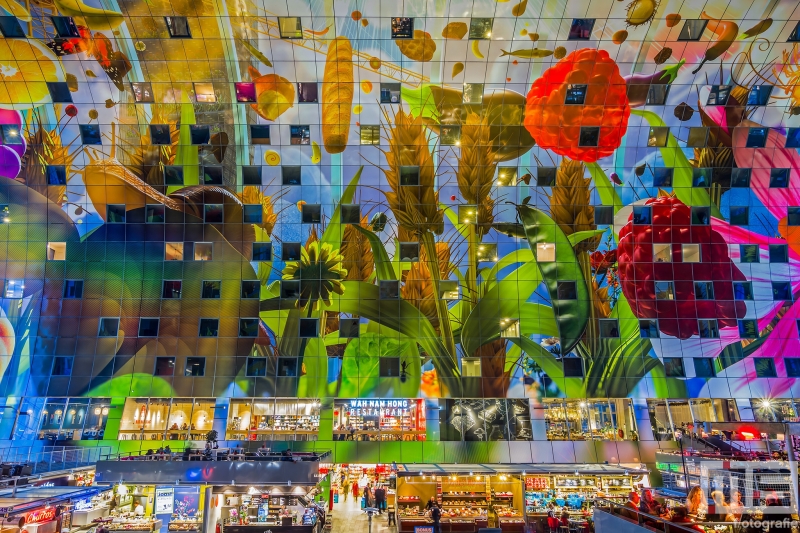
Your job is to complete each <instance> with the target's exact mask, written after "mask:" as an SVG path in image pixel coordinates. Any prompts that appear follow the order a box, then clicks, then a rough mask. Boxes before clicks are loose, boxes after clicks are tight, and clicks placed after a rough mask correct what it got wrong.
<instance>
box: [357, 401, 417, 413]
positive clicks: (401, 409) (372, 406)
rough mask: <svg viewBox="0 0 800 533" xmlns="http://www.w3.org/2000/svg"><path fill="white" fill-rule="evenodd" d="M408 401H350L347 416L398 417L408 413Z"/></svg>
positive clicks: (409, 405) (409, 404)
mask: <svg viewBox="0 0 800 533" xmlns="http://www.w3.org/2000/svg"><path fill="white" fill-rule="evenodd" d="M410 407H411V403H410V402H409V401H408V400H350V405H348V406H347V414H348V415H349V416H379V415H383V416H400V415H403V414H405V413H407V412H408V409H409V408H410Z"/></svg>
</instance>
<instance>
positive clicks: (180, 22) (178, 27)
mask: <svg viewBox="0 0 800 533" xmlns="http://www.w3.org/2000/svg"><path fill="white" fill-rule="evenodd" d="M164 22H165V23H166V24H167V30H168V31H169V36H170V37H171V38H173V39H189V38H191V37H192V32H191V30H190V29H189V20H188V19H187V18H186V17H164Z"/></svg>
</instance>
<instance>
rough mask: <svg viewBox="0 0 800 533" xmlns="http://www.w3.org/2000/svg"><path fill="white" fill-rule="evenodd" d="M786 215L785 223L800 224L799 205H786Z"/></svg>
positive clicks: (790, 224)
mask: <svg viewBox="0 0 800 533" xmlns="http://www.w3.org/2000/svg"><path fill="white" fill-rule="evenodd" d="M786 215H787V216H786V223H787V224H788V225H789V226H800V207H787V208H786Z"/></svg>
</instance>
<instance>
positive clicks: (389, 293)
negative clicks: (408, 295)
mask: <svg viewBox="0 0 800 533" xmlns="http://www.w3.org/2000/svg"><path fill="white" fill-rule="evenodd" d="M378 298H380V299H381V300H397V299H399V298H400V282H399V281H393V280H380V284H379V290H378Z"/></svg>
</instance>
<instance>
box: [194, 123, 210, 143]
mask: <svg viewBox="0 0 800 533" xmlns="http://www.w3.org/2000/svg"><path fill="white" fill-rule="evenodd" d="M189 134H190V137H191V139H192V144H194V145H198V144H208V141H209V140H210V139H211V130H210V129H209V127H208V126H204V125H202V124H190V125H189Z"/></svg>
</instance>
